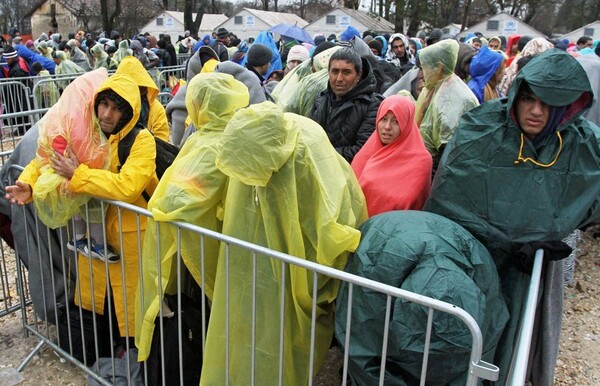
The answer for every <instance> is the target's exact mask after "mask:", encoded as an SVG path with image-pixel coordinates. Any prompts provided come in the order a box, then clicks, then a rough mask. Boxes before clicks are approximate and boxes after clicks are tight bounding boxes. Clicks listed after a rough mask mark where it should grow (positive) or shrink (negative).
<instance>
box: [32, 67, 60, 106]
mask: <svg viewBox="0 0 600 386" xmlns="http://www.w3.org/2000/svg"><path fill="white" fill-rule="evenodd" d="M33 83H34V90H35V92H34V94H33V97H34V98H35V102H36V106H37V107H38V108H46V107H52V106H54V104H55V103H56V102H58V98H60V94H59V92H58V87H56V83H54V81H53V80H52V78H51V77H50V72H49V71H48V70H41V71H40V72H39V73H38V75H37V77H35V78H34V80H33Z"/></svg>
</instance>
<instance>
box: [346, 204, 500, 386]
mask: <svg viewBox="0 0 600 386" xmlns="http://www.w3.org/2000/svg"><path fill="white" fill-rule="evenodd" d="M360 230H361V233H362V239H361V242H360V245H359V247H358V249H357V251H356V252H355V253H354V255H352V256H351V258H350V259H349V262H348V266H347V267H346V272H350V273H352V274H355V275H358V276H362V277H365V278H367V279H372V280H376V281H378V282H380V283H384V284H388V285H391V286H393V287H396V288H401V289H404V290H406V291H410V292H413V293H417V294H420V295H424V296H429V297H432V298H434V299H438V300H442V301H445V302H448V303H450V304H453V305H456V306H458V307H461V308H462V309H464V310H465V311H467V312H468V313H469V314H470V315H471V316H472V317H473V318H474V319H475V321H476V322H477V324H478V325H479V328H480V330H481V334H482V337H483V350H482V351H483V352H482V355H483V360H485V361H488V362H489V361H491V360H492V359H493V356H494V350H495V349H496V344H497V343H498V339H499V338H500V334H501V333H502V329H503V327H504V325H505V323H506V320H507V319H508V312H507V310H506V304H505V303H504V299H503V298H502V293H501V291H500V280H499V278H498V273H497V272H496V267H495V266H494V262H493V261H492V258H491V257H490V254H489V253H488V251H487V250H486V249H485V247H484V246H483V245H481V243H480V242H478V241H477V240H476V239H475V238H474V237H473V236H472V235H471V234H469V232H467V231H466V230H465V229H464V228H463V227H461V226H460V225H458V224H456V223H454V222H452V221H450V220H448V219H446V218H444V217H442V216H438V215H435V214H432V213H426V212H417V211H395V212H388V213H383V214H381V215H378V216H375V217H372V218H371V219H369V221H367V222H366V223H365V224H364V225H363V226H362V227H361V228H360ZM386 302H387V298H386V295H384V294H381V293H379V292H375V291H372V290H370V289H366V288H364V287H357V286H355V287H354V289H353V298H352V319H351V323H352V325H351V333H350V347H348V348H347V354H348V355H349V366H348V369H349V372H350V375H351V377H352V379H353V380H354V382H355V384H357V385H361V386H362V385H379V384H380V383H379V374H380V371H381V367H380V364H381V349H382V346H383V335H384V332H386V331H385V329H384V323H385V317H386ZM336 304H337V307H336V316H335V334H336V338H337V340H338V342H340V344H341V345H342V346H343V345H345V338H346V334H347V329H346V327H347V314H348V307H349V299H348V284H347V283H343V284H342V286H341V288H340V296H339V297H338V299H337V301H336ZM427 314H428V309H427V308H425V307H422V306H420V305H418V304H416V303H412V302H408V301H405V300H402V299H399V298H392V315H391V320H390V325H389V328H388V331H387V332H388V333H389V343H388V347H387V349H388V351H387V358H386V368H385V375H384V377H385V383H384V384H385V385H394V386H406V385H417V384H419V382H418V380H419V378H420V375H421V363H422V360H423V352H424V351H425V350H424V349H425V333H426V329H427V316H428V315H427ZM471 347H472V339H471V334H470V332H469V330H468V327H467V326H466V325H465V324H464V323H462V322H460V321H459V320H457V319H456V318H455V317H453V316H451V315H449V314H447V313H444V312H438V311H436V312H435V313H434V315H433V325H432V336H431V342H430V348H429V366H428V371H427V383H425V384H426V385H457V386H458V385H464V384H465V381H466V376H467V369H468V365H469V357H470V354H471Z"/></svg>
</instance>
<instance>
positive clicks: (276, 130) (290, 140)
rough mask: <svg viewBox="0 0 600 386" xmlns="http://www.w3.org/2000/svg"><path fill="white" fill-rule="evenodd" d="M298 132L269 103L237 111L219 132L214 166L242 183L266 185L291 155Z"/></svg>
mask: <svg viewBox="0 0 600 386" xmlns="http://www.w3.org/2000/svg"><path fill="white" fill-rule="evenodd" d="M299 131H300V130H299V128H298V127H297V126H296V125H294V122H293V120H289V119H286V118H285V115H284V112H283V110H281V108H280V107H278V106H277V105H276V104H274V103H272V102H263V103H259V104H255V105H252V106H250V107H248V108H245V109H243V110H240V111H238V112H237V113H236V114H235V115H234V116H233V118H231V121H229V123H228V124H227V127H226V128H225V131H224V132H223V136H222V137H221V142H220V143H219V145H218V147H217V149H218V150H217V158H216V163H217V167H218V168H219V170H221V171H222V172H223V173H224V174H226V175H227V176H229V177H231V178H234V179H236V180H239V181H241V182H242V183H244V184H246V185H256V186H266V185H267V184H268V182H269V180H270V179H271V176H272V175H273V173H276V172H277V171H278V170H279V169H280V168H281V167H282V166H283V164H285V162H286V161H287V160H288V159H289V158H290V156H291V155H292V153H293V151H294V149H295V147H296V142H297V140H298V133H299ZM232 154H235V157H232V156H231V155H232Z"/></svg>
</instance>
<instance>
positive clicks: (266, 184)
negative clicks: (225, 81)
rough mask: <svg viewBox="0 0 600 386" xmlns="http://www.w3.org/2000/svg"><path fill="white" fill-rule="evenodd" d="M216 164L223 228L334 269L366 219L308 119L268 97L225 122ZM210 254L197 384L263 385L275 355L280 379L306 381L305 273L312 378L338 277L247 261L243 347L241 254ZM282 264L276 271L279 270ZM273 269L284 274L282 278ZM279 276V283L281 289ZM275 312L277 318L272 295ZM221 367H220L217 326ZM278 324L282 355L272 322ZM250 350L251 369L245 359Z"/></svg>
mask: <svg viewBox="0 0 600 386" xmlns="http://www.w3.org/2000/svg"><path fill="white" fill-rule="evenodd" d="M218 149H219V151H218V154H217V166H218V168H219V170H221V171H222V172H224V173H225V174H226V175H228V176H229V177H230V182H229V187H228V189H227V196H226V200H225V202H224V218H223V233H224V234H226V235H230V236H233V237H236V238H239V239H242V240H246V241H249V242H252V243H255V244H258V245H263V246H266V247H269V248H271V249H274V250H277V251H281V252H285V253H288V254H291V255H293V256H297V257H299V258H301V259H306V260H309V261H312V262H316V263H319V264H323V265H327V266H330V267H334V268H343V267H344V266H345V264H346V259H347V257H348V252H350V251H353V250H354V249H355V248H356V247H357V246H358V242H359V240H360V233H359V232H358V230H356V229H355V228H356V227H358V226H359V225H360V224H361V223H362V221H363V220H364V219H365V218H366V207H365V202H364V197H363V195H362V192H361V191H360V186H359V185H358V182H357V181H356V178H355V177H354V174H353V172H352V170H351V169H350V167H349V165H348V164H347V163H346V162H345V161H344V159H343V158H342V157H341V156H340V155H339V154H338V153H337V152H336V151H335V149H334V148H333V147H332V146H331V144H330V143H329V141H328V140H327V137H326V134H325V133H324V132H323V129H321V127H320V126H319V125H317V124H316V123H315V122H313V121H312V120H310V119H308V118H305V117H301V116H299V115H296V114H291V113H285V114H284V113H283V112H282V111H281V109H280V108H278V107H277V106H276V105H274V104H273V103H271V102H264V103H261V104H256V105H251V106H250V107H248V108H247V109H244V110H241V111H240V112H238V113H237V114H236V115H234V117H233V118H232V119H231V121H230V122H229V124H228V125H227V128H226V129H225V132H224V133H223V137H222V140H221V142H220V144H219V147H218ZM228 258H229V264H228V273H229V280H228V282H229V289H228V291H229V298H226V297H225V293H226V291H225V286H226V273H227V268H226V262H225V249H224V248H222V249H221V253H220V255H219V260H218V266H217V276H216V281H215V291H214V297H213V301H212V307H211V316H210V323H209V327H208V333H207V339H206V348H205V350H206V352H207V353H210V355H207V356H205V358H204V363H203V368H202V380H201V385H224V384H225V383H226V382H225V377H229V381H230V384H233V385H243V384H249V383H250V380H251V375H252V371H253V370H254V376H255V378H254V382H255V383H256V384H257V385H268V384H273V382H274V379H275V377H277V376H278V375H277V374H278V372H279V370H278V366H277V364H278V363H279V361H280V359H282V360H283V367H282V371H283V375H282V377H283V384H284V385H306V384H307V383H308V380H309V379H308V376H309V373H308V369H309V361H310V345H311V325H312V323H311V312H312V302H313V290H312V288H313V279H314V278H315V277H316V280H317V281H318V283H317V293H316V299H315V301H316V307H317V309H316V323H315V325H314V328H315V347H314V355H315V358H314V366H315V367H314V371H315V372H314V374H313V375H316V372H317V371H318V369H319V368H320V366H321V364H322V363H323V361H324V360H325V356H326V354H327V351H328V349H329V344H330V342H331V338H332V335H333V311H334V305H333V302H334V300H335V298H336V295H337V292H338V287H339V282H338V281H336V280H332V279H330V278H327V277H325V276H322V275H317V276H315V275H313V273H312V272H310V271H307V270H305V269H302V268H299V267H295V266H290V265H288V266H285V267H283V266H282V264H281V263H280V262H278V261H274V260H272V259H269V258H267V257H265V256H258V258H257V260H256V275H257V276H256V277H257V281H258V285H257V286H256V288H255V289H256V301H257V308H256V323H255V328H256V330H255V334H256V335H255V336H256V347H255V348H254V351H253V347H252V301H251V299H252V287H253V286H252V272H253V259H252V253H251V252H250V251H245V250H241V249H239V248H230V249H229V251H228ZM284 269H285V271H283V270H284ZM282 275H283V277H284V279H283V278H282ZM282 280H284V282H285V289H283V288H284V287H283V286H284V282H282ZM282 296H283V297H284V299H285V300H284V301H285V306H284V310H283V311H284V312H285V318H284V320H280V306H279V305H280V304H281V298H282ZM227 308H228V309H229V314H230V315H233V316H234V317H230V318H229V326H228V327H229V330H228V337H229V347H227V349H228V354H229V363H228V366H229V367H228V368H226V367H225V366H226V361H225V350H226V344H227V343H226V338H225V337H226V335H225V334H226V331H225V328H226V323H225V317H226V315H225V312H226V309H227ZM281 325H282V326H283V334H284V337H283V339H284V342H283V358H280V355H279V351H280V339H279V328H280V326H281ZM252 353H254V355H255V363H254V369H252V366H251V365H252V362H251V360H250V359H251V355H252Z"/></svg>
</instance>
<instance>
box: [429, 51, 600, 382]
mask: <svg viewBox="0 0 600 386" xmlns="http://www.w3.org/2000/svg"><path fill="white" fill-rule="evenodd" d="M525 82H526V83H527V84H528V85H529V87H530V88H531V90H532V91H533V92H534V93H535V94H536V95H537V96H538V97H539V98H540V99H541V100H542V101H543V102H545V103H547V104H549V105H550V106H565V105H568V106H569V107H568V109H567V112H566V115H565V118H563V120H562V123H560V124H559V125H558V127H557V129H556V130H557V131H556V133H559V134H560V135H558V134H556V133H552V134H551V135H548V136H547V137H545V138H544V139H542V140H541V141H539V143H537V144H536V145H534V143H533V142H532V141H530V140H529V139H527V137H525V136H522V133H521V130H520V129H519V127H517V125H516V123H515V122H516V121H515V120H514V119H513V117H512V116H511V114H514V113H515V112H514V105H515V103H516V102H515V100H516V96H517V94H518V91H519V88H520V87H521V85H522V84H523V83H525ZM591 100H592V92H591V87H590V84H589V81H588V79H587V77H586V75H585V72H584V70H583V68H582V67H581V66H580V65H579V63H577V61H576V60H575V59H574V58H573V57H571V56H570V55H569V54H566V53H564V52H561V51H560V50H549V51H546V52H544V53H542V54H541V55H540V56H538V57H536V58H535V59H533V60H532V61H531V62H529V63H528V64H527V66H525V67H524V68H523V70H521V72H520V73H519V74H518V76H517V78H516V79H515V81H514V82H513V84H512V85H511V88H510V89H509V94H508V98H507V99H506V98H505V99H496V100H492V101H489V102H486V103H484V104H483V105H481V106H480V107H479V108H477V109H474V110H472V111H470V112H469V113H467V114H465V115H464V116H463V118H462V119H461V122H460V126H459V129H458V130H457V131H456V134H455V135H454V137H453V138H452V141H451V142H450V143H449V144H448V147H447V148H446V151H445V152H444V155H443V157H442V159H441V164H440V167H439V169H438V173H437V175H436V177H435V180H434V183H433V187H432V189H431V196H430V198H429V201H428V203H427V204H426V207H425V209H426V210H428V211H431V212H435V213H438V214H441V215H442V216H445V217H448V218H450V219H451V220H454V221H456V222H457V223H459V224H461V225H462V226H464V227H465V228H466V229H467V230H468V231H470V232H471V233H472V234H473V235H474V236H475V237H477V238H478V239H479V240H480V241H481V242H482V243H483V244H484V245H485V246H486V247H487V248H488V249H489V251H490V253H491V255H492V257H493V258H494V261H495V263H496V265H497V266H498V271H499V273H500V277H501V280H502V286H503V292H504V296H505V298H506V301H507V304H508V307H509V312H510V314H511V319H510V320H509V324H508V325H507V329H506V331H505V332H504V336H503V339H502V341H501V342H500V345H501V346H499V350H498V351H497V353H498V354H499V355H498V356H497V358H496V359H495V360H494V364H497V365H499V366H500V371H501V373H500V381H501V383H499V384H503V383H502V381H503V377H505V376H506V372H507V370H508V357H509V356H510V353H511V351H512V347H513V339H514V338H515V336H514V334H515V330H516V325H517V323H518V322H519V320H520V318H521V316H520V315H521V314H520V308H521V305H522V303H523V301H524V299H525V296H526V295H525V294H526V291H527V286H528V284H529V280H530V276H529V275H527V274H525V273H522V272H521V271H518V270H517V269H516V268H515V266H514V265H513V264H512V261H511V260H512V259H514V251H515V249H516V248H517V247H518V245H516V243H527V242H531V241H552V240H562V239H563V238H565V237H566V236H567V235H569V234H570V233H571V232H572V231H573V230H574V229H576V228H578V227H580V226H582V225H584V224H585V223H587V222H589V221H592V220H594V219H597V217H598V214H599V213H598V212H599V208H600V203H599V200H600V167H599V165H600V148H599V142H600V131H599V129H598V127H597V126H596V125H594V124H593V123H591V122H590V121H588V120H586V119H584V118H582V116H581V115H582V113H583V112H584V111H585V109H587V108H588V107H589V104H590V103H591ZM520 149H521V150H520ZM520 156H521V157H520ZM519 158H520V159H519ZM553 161H554V162H553ZM534 162H535V163H534ZM536 163H537V164H536ZM562 266H563V265H562V261H557V262H550V263H548V264H547V267H546V270H545V271H546V273H545V276H544V284H543V291H542V294H541V300H540V302H541V304H540V308H541V310H540V315H538V321H539V323H540V326H541V327H540V331H539V335H534V337H533V338H534V341H533V344H532V350H533V351H534V355H535V360H534V361H533V366H534V369H533V379H532V380H533V383H534V384H535V385H551V384H552V377H553V369H554V366H555V365H556V356H557V352H558V351H557V350H558V337H559V335H560V323H561V316H562V312H561V311H562V288H563V279H562V275H563V272H562ZM536 341H537V343H538V344H540V347H538V346H536ZM542 345H545V346H544V347H543V346H542ZM536 368H537V370H536Z"/></svg>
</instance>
